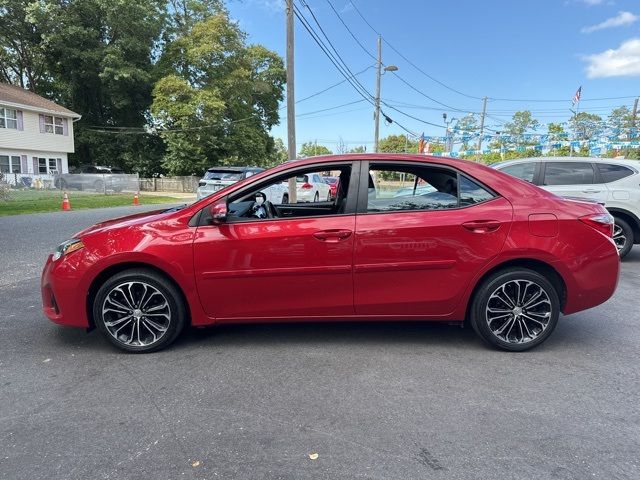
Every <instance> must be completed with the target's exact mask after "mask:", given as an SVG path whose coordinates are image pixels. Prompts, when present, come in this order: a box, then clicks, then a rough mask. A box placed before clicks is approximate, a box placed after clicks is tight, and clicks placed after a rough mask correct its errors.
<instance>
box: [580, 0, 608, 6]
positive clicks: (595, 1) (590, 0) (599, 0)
mask: <svg viewBox="0 0 640 480" xmlns="http://www.w3.org/2000/svg"><path fill="white" fill-rule="evenodd" d="M582 2H583V3H586V4H587V5H601V4H603V3H604V0H582Z"/></svg>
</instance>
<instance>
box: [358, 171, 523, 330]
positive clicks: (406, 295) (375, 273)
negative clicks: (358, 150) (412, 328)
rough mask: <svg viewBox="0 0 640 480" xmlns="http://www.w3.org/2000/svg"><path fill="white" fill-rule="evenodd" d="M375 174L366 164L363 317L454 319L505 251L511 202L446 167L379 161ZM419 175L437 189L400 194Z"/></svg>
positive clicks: (361, 228)
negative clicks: (471, 288) (476, 280)
mask: <svg viewBox="0 0 640 480" xmlns="http://www.w3.org/2000/svg"><path fill="white" fill-rule="evenodd" d="M371 169H372V172H368V171H367V170H368V169H367V168H365V166H364V165H363V166H362V170H363V172H362V173H361V179H360V190H359V196H358V215H357V217H356V236H355V252H354V303H355V310H356V314H358V315H389V316H391V318H402V317H412V316H419V317H429V316H433V317H442V316H446V315H447V314H449V313H451V312H453V310H454V309H455V308H456V306H457V305H458V304H459V302H460V300H461V298H462V295H463V292H464V291H465V289H466V288H467V285H468V284H469V282H470V280H471V278H472V277H473V276H474V275H475V274H476V273H477V271H478V270H479V269H480V268H482V267H483V266H484V265H485V264H486V263H487V262H488V261H489V260H490V259H491V258H493V257H494V256H496V255H497V254H498V253H499V252H500V249H501V248H502V245H503V244H504V241H505V238H506V235H507V232H508V231H509V227H510V222H511V219H512V206H511V204H510V203H509V202H508V201H507V200H506V199H504V198H502V197H500V196H499V195H497V194H496V193H494V192H491V191H490V190H489V189H487V188H486V187H483V186H482V185H480V184H479V183H477V182H476V181H474V180H473V179H470V178H467V177H465V176H463V175H461V174H460V173H459V172H456V171H455V170H452V169H449V168H446V167H442V166H434V165H428V164H424V163H420V164H418V166H416V164H415V163H414V164H409V163H398V164H393V163H385V162H372V164H371ZM415 176H418V177H419V179H418V180H419V181H420V180H422V181H424V182H425V183H426V184H429V185H431V186H432V187H434V191H429V192H427V193H425V194H422V195H413V196H408V195H401V196H394V195H395V192H397V190H399V189H401V188H405V187H406V183H411V182H412V181H413V180H411V178H414V179H415ZM367 177H368V178H367ZM373 179H375V180H373ZM407 179H408V180H409V181H408V182H407V181H405V180H407ZM372 182H375V186H374V187H371V188H367V187H368V186H369V185H371V183H372ZM458 187H459V188H460V195H459V194H458Z"/></svg>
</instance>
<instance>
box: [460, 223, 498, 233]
mask: <svg viewBox="0 0 640 480" xmlns="http://www.w3.org/2000/svg"><path fill="white" fill-rule="evenodd" d="M462 226H463V227H464V228H466V229H467V230H471V231H472V232H474V233H487V232H494V231H496V230H497V229H498V228H500V222H499V221H497V220H473V221H471V222H466V223H463V224H462Z"/></svg>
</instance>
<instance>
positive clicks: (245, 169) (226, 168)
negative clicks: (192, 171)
mask: <svg viewBox="0 0 640 480" xmlns="http://www.w3.org/2000/svg"><path fill="white" fill-rule="evenodd" d="M263 170H264V168H260V167H231V166H228V165H225V166H222V167H210V168H207V172H216V171H217V172H226V171H230V172H233V171H241V172H248V171H255V172H262V171H263Z"/></svg>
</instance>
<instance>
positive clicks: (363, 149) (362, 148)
mask: <svg viewBox="0 0 640 480" xmlns="http://www.w3.org/2000/svg"><path fill="white" fill-rule="evenodd" d="M366 151H367V147H365V146H364V145H359V146H357V147H355V148H352V149H351V150H349V151H348V152H347V153H365V152H366Z"/></svg>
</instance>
